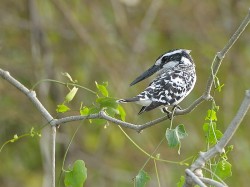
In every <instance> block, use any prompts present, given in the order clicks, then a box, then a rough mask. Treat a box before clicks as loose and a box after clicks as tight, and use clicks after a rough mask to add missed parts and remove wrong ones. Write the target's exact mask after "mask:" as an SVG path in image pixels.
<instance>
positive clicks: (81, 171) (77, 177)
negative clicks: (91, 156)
mask: <svg viewBox="0 0 250 187" xmlns="http://www.w3.org/2000/svg"><path fill="white" fill-rule="evenodd" d="M86 179H87V168H86V167H85V163H84V161H83V160H76V161H75V163H74V165H73V168H72V169H69V170H68V171H66V172H65V178H64V185H65V186H66V187H82V186H83V184H84V182H85V181H86Z"/></svg>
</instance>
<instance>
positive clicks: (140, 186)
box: [135, 170, 150, 187]
mask: <svg viewBox="0 0 250 187" xmlns="http://www.w3.org/2000/svg"><path fill="white" fill-rule="evenodd" d="M149 180H150V177H149V175H148V174H147V173H146V172H145V171H143V170H140V171H139V173H138V175H136V177H135V187H144V186H145V185H146V183H147V182H148V181H149Z"/></svg>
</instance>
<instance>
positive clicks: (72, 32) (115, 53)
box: [0, 0, 250, 187]
mask: <svg viewBox="0 0 250 187" xmlns="http://www.w3.org/2000/svg"><path fill="white" fill-rule="evenodd" d="M249 7H250V3H249V1H248V0H217V1H198V0H190V1H181V0H155V1H153V0H106V1H98V0H70V1H69V0H68V1H66V0H51V1H48V0H37V1H35V0H19V1H16V0H2V1H1V5H0V68H2V69H4V70H7V71H9V72H10V73H11V75H13V76H14V77H15V78H16V79H17V80H19V81H20V82H21V83H23V84H24V85H25V86H27V87H28V88H31V87H32V86H33V85H34V84H35V83H36V82H38V81H39V80H41V79H44V78H50V79H56V80H60V81H66V79H65V77H63V76H62V75H61V72H68V73H69V74H70V75H71V76H72V77H73V79H77V80H78V83H79V84H81V85H83V86H85V87H88V88H90V89H95V83H94V82H95V81H98V82H99V83H101V82H103V81H108V82H109V90H110V93H111V96H113V97H116V98H124V97H130V96H134V95H135V94H137V93H139V92H140V91H142V90H143V89H144V88H145V86H147V85H148V83H149V81H150V79H149V80H146V81H143V82H142V83H140V84H138V85H135V86H133V87H129V83H130V82H131V81H132V80H134V78H135V77H137V76H138V75H139V74H141V73H142V72H143V71H144V70H146V69H147V68H148V67H149V66H151V65H152V64H153V63H154V60H155V59H156V58H157V57H158V56H159V55H160V54H162V53H164V52H166V51H167V50H170V49H174V48H186V49H191V50H192V53H191V55H192V56H193V59H194V61H195V63H196V69H197V76H198V79H197V84H196V86H195V88H194V90H193V91H192V93H191V94H190V95H189V96H188V97H187V98H186V99H185V100H184V101H183V102H182V103H181V107H182V108H185V107H187V106H189V104H191V103H192V102H193V101H194V100H195V99H196V98H198V97H199V96H200V95H201V94H202V93H203V91H204V89H205V86H206V81H207V78H208V75H209V73H210V66H211V62H212V60H213V58H214V55H215V54H216V52H218V51H219V50H221V49H222V48H223V47H224V45H225V44H226V42H227V41H228V39H229V38H230V36H231V35H232V34H233V33H234V31H235V30H236V29H237V28H238V26H239V24H240V23H241V21H242V20H243V18H244V17H245V16H246V14H247V11H248V8H249ZM249 31H250V27H248V28H247V29H246V30H245V32H244V33H243V35H242V36H241V37H240V39H239V40H238V41H237V43H236V44H235V45H234V46H233V48H232V49H231V50H230V52H229V53H228V54H227V55H226V58H225V59H224V61H223V65H222V66H221V69H220V72H219V74H218V77H219V79H220V81H221V83H222V84H225V86H224V87H223V91H222V92H221V93H218V92H216V94H215V100H216V103H217V105H219V106H220V110H219V112H218V129H220V130H221V131H222V132H224V130H225V129H226V127H227V125H228V124H229V122H230V121H231V120H232V118H233V116H234V115H235V113H236V111H237V109H238V107H239V105H240V103H241V101H242V99H243V97H244V92H245V90H246V89H249V85H250V81H249V80H250V63H249V62H250V35H249V33H250V32H249ZM36 91H37V96H38V98H39V99H40V100H41V102H42V103H43V104H44V105H45V106H46V108H47V109H48V110H49V111H50V112H51V114H52V115H53V116H55V117H60V116H58V114H57V113H56V112H55V110H56V105H57V104H59V103H61V102H62V101H63V99H64V96H65V95H66V94H67V92H68V90H67V89H66V88H65V87H63V86H62V85H59V84H55V83H42V84H39V86H38V87H37V88H36ZM94 100H95V96H94V95H93V94H91V93H89V92H86V91H84V90H80V92H79V93H78V95H77V97H76V99H75V100H74V101H73V102H72V103H71V104H70V107H71V108H72V110H71V111H70V112H68V113H66V114H64V116H68V115H76V114H78V112H77V110H78V109H79V107H80V102H83V104H84V105H91V104H92V103H93V102H94ZM210 107H211V102H204V103H202V104H201V105H200V106H198V108H197V109H195V110H194V111H193V112H192V113H190V114H188V115H185V116H178V117H176V118H175V119H174V125H178V124H180V123H183V124H185V127H186V130H187V132H188V134H189V136H188V137H187V138H186V139H185V141H184V142H183V144H182V148H181V155H178V154H177V149H171V148H169V147H168V146H167V142H166V141H165V142H163V143H162V144H161V146H160V148H159V149H158V151H157V153H160V155H161V158H163V159H167V160H173V161H181V160H183V159H186V158H188V157H190V156H195V155H197V154H198V152H199V151H204V150H205V148H206V143H205V137H204V134H203V132H202V124H203V123H204V117H205V116H206V111H207V109H209V108H210ZM124 108H125V110H126V112H127V118H126V120H127V121H128V122H131V123H135V124H143V123H145V122H147V121H150V120H153V119H156V118H158V117H160V116H162V115H163V114H161V113H160V111H159V110H154V111H152V112H148V113H144V114H142V115H140V116H138V115H136V114H137V112H138V111H139V110H140V106H137V105H136V104H133V103H132V104H127V105H124ZM0 114H1V117H0V145H2V144H3V143H4V142H6V141H7V140H9V139H11V138H12V137H13V136H14V134H17V135H22V134H25V133H28V132H29V131H30V129H31V127H35V129H36V130H38V129H39V128H41V127H43V126H44V124H46V122H45V121H44V120H43V118H42V116H41V114H40V113H39V112H38V111H37V110H36V109H35V107H34V106H33V105H32V104H31V102H30V101H29V100H28V99H27V98H26V97H25V96H24V95H23V94H22V93H20V92H19V91H18V90H17V89H15V88H14V87H13V86H11V85H10V84H8V83H7V82H6V81H4V80H3V79H0ZM249 120H250V115H249V112H248V114H247V116H246V118H245V119H244V121H243V123H242V125H241V126H240V128H239V129H238V131H237V133H236V134H235V136H234V137H233V139H232V141H231V142H230V144H233V145H234V150H233V151H232V152H231V153H230V155H229V162H231V163H232V165H233V168H232V171H233V176H232V177H230V178H228V179H226V181H225V182H226V183H227V184H228V185H229V186H249V182H248V180H249V173H250V159H249V158H250V141H249V122H248V121H249ZM81 123H82V124H83V125H82V127H81V128H80V130H79V132H78V133H77V135H76V138H75V139H74V141H73V143H72V145H71V147H70V150H69V153H68V156H67V159H66V166H67V165H68V164H70V163H73V161H74V160H76V159H82V160H84V161H85V163H86V167H87V168H88V179H87V182H86V186H104V187H105V186H108V187H110V186H121V187H122V186H124V187H125V186H133V181H132V180H133V178H134V177H135V176H136V174H137V173H138V171H139V170H140V168H141V167H142V166H143V164H144V163H145V162H146V160H147V156H146V155H144V154H143V153H142V152H140V151H139V150H138V149H137V148H136V147H135V146H134V145H133V144H132V143H131V142H130V141H129V140H128V139H127V138H126V137H125V136H124V134H123V133H122V132H121V130H120V129H119V128H118V127H117V126H116V125H114V124H112V123H109V125H108V126H106V127H107V128H104V126H100V125H95V124H89V123H88V122H87V121H84V122H74V123H68V124H65V125H62V126H61V127H60V128H59V129H58V134H57V152H56V166H57V179H58V176H59V173H60V168H61V165H62V159H63V155H64V153H65V150H66V147H67V145H68V142H69V141H70V138H71V137H72V135H73V133H74V131H75V129H76V128H77V126H78V124H81ZM169 125H170V123H169V121H165V122H163V123H161V124H158V125H156V126H153V127H151V128H148V129H146V130H144V131H143V132H142V133H141V134H138V133H136V132H134V131H133V130H130V129H125V131H126V132H127V133H128V134H129V135H130V136H131V138H133V140H134V141H135V142H136V143H138V144H139V145H140V146H141V147H142V148H143V149H145V150H146V151H147V152H148V153H152V152H153V150H154V149H155V148H156V146H157V145H158V143H159V142H160V140H161V139H162V138H163V137H164V134H165V130H166V128H167V127H169ZM50 143H51V142H50V128H49V127H48V126H46V127H44V128H43V129H42V137H41V138H38V137H34V138H31V137H26V138H23V139H20V140H18V141H17V142H15V143H13V144H8V145H7V146H6V147H4V149H3V150H2V152H1V153H0V163H1V164H0V186H5V187H12V186H19V187H26V186H33V187H36V186H43V187H47V186H50V183H49V178H50V166H49V165H48V164H49V162H50V157H49V150H50V149H49V148H50ZM190 162H191V161H190ZM157 166H158V172H159V177H160V182H161V185H162V186H175V184H176V183H177V182H178V180H179V178H180V176H181V175H184V169H185V168H186V167H185V166H180V165H176V164H168V163H162V162H157ZM145 170H146V171H147V172H148V174H149V175H150V176H151V180H150V182H149V183H148V185H147V186H157V179H156V175H155V169H154V163H153V161H150V162H149V163H148V164H147V165H146V168H145ZM62 184H63V182H61V186H63V185H62Z"/></svg>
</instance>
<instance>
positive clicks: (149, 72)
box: [130, 65, 160, 86]
mask: <svg viewBox="0 0 250 187" xmlns="http://www.w3.org/2000/svg"><path fill="white" fill-rule="evenodd" d="M159 69H160V66H159V65H153V66H152V67H151V68H149V69H148V70H147V71H145V72H144V73H143V74H141V75H140V76H139V77H137V78H136V79H135V80H134V81H133V82H131V83H130V86H133V85H134V84H136V83H138V82H141V81H142V80H144V79H146V78H148V77H150V76H151V75H153V74H154V73H155V72H157V71H158V70H159Z"/></svg>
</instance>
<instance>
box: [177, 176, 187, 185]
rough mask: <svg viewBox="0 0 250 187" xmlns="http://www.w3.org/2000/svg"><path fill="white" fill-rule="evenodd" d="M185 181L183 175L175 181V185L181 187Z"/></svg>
mask: <svg viewBox="0 0 250 187" xmlns="http://www.w3.org/2000/svg"><path fill="white" fill-rule="evenodd" d="M184 183H185V177H184V176H181V178H180V180H179V182H178V183H177V185H176V186H177V187H182V186H183V185H184Z"/></svg>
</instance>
